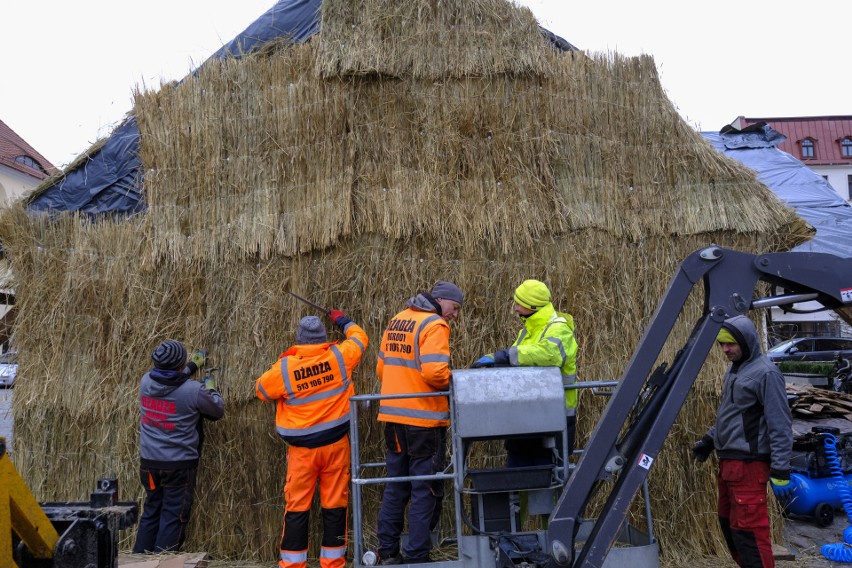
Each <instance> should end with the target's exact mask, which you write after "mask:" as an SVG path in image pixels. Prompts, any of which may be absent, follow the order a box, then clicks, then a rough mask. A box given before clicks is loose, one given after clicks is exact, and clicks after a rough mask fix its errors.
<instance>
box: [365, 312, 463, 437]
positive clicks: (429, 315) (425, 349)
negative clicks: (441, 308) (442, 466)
mask: <svg viewBox="0 0 852 568" xmlns="http://www.w3.org/2000/svg"><path fill="white" fill-rule="evenodd" d="M416 300H417V298H415V301H416ZM417 305H420V304H419V303H415V306H417ZM425 305H428V304H424V306H425ZM429 307H431V306H429ZM376 374H377V375H378V377H379V380H380V381H382V394H383V395H387V394H404V393H406V394H407V393H426V392H436V391H445V390H447V389H449V386H450V326H449V325H447V322H446V321H445V320H444V318H442V317H441V316H439V315H438V314H437V313H434V312H431V311H423V310H419V309H416V307H409V308H408V309H405V310H403V311H401V312H400V313H398V314H397V315H396V316H394V318H393V319H391V320H390V322H389V323H388V327H387V329H385V333H384V335H383V336H382V342H381V344H380V347H379V359H378V362H377V364H376ZM378 419H379V421H381V422H395V423H398V424H409V425H412V426H426V427H435V426H449V424H450V409H449V401H448V399H447V397H445V396H438V397H427V398H398V399H384V400H382V401H381V403H380V405H379V416H378Z"/></svg>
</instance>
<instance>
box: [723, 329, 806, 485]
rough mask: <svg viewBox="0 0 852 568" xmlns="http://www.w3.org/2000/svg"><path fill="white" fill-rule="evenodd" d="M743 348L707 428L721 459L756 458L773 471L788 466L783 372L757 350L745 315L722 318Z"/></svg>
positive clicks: (787, 416) (788, 421)
mask: <svg viewBox="0 0 852 568" xmlns="http://www.w3.org/2000/svg"><path fill="white" fill-rule="evenodd" d="M724 328H725V329H727V330H728V331H730V332H731V335H733V336H734V339H735V340H736V341H737V344H738V345H739V346H740V348H741V349H742V351H743V358H742V359H741V360H740V361H738V362H736V363H732V364H731V365H729V367H728V371H727V373H726V374H725V379H724V383H723V386H722V396H721V400H720V402H719V411H718V412H717V414H716V423H715V425H714V426H713V427H712V428H710V430H709V431H708V435H709V436H711V437H712V438H713V445H714V447H715V448H716V454H717V455H718V456H719V458H721V459H739V460H760V461H766V462H769V463H770V467H771V469H772V470H773V471H776V472H789V471H790V456H791V453H792V449H793V428H792V417H791V414H790V406H789V404H788V402H787V387H786V382H785V380H784V375H783V374H782V373H781V372H780V371H779V370H778V367H777V366H776V365H775V364H774V363H773V362H772V361H770V360H769V358H768V357H766V356H765V355H764V354H763V353H762V352H761V349H760V339H759V337H758V335H757V329H755V327H754V324H753V323H752V321H751V320H750V319H749V318H747V317H746V316H736V317H733V318H731V319H729V320H726V322H725V324H724Z"/></svg>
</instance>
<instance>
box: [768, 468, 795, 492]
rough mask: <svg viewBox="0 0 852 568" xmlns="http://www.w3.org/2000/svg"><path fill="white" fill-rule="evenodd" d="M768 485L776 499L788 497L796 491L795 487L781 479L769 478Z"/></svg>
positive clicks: (787, 480)
mask: <svg viewBox="0 0 852 568" xmlns="http://www.w3.org/2000/svg"><path fill="white" fill-rule="evenodd" d="M789 475H790V474H789V473H788V474H787V476H788V477H789ZM769 484H770V485H771V486H772V492H773V493H774V494H775V496H776V497H790V496H792V495H793V493H794V492H795V490H796V485H795V484H794V483H791V482H790V480H789V479H784V478H783V477H781V478H778V477H770V478H769Z"/></svg>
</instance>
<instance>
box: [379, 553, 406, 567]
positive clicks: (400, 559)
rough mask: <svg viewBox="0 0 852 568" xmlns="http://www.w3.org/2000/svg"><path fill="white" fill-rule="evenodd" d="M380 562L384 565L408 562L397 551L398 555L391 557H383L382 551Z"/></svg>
mask: <svg viewBox="0 0 852 568" xmlns="http://www.w3.org/2000/svg"><path fill="white" fill-rule="evenodd" d="M378 563H379V564H380V565H382V566H389V565H391V564H406V562H405V559H404V558H403V557H402V554H400V553H399V552H397V553H396V556H391V557H390V558H382V555H381V553H380V554H379V562H378Z"/></svg>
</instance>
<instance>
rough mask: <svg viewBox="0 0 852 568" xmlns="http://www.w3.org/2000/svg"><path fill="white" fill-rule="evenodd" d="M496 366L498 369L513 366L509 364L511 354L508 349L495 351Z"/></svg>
mask: <svg viewBox="0 0 852 568" xmlns="http://www.w3.org/2000/svg"><path fill="white" fill-rule="evenodd" d="M494 364H495V365H496V366H498V367H508V366H509V365H510V364H511V363H509V352H508V351H507V350H506V349H501V350H500V351H495V352H494Z"/></svg>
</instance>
